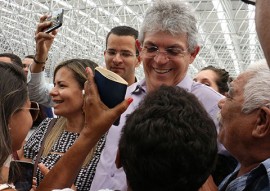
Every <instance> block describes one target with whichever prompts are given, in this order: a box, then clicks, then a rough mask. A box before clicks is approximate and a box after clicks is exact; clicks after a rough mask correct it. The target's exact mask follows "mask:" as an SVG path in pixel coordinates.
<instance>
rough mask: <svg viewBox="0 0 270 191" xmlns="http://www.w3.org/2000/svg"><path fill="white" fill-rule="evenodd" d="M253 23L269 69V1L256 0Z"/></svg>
mask: <svg viewBox="0 0 270 191" xmlns="http://www.w3.org/2000/svg"><path fill="white" fill-rule="evenodd" d="M255 23H256V30H257V34H258V38H259V41H260V43H261V46H262V49H263V52H264V55H265V58H266V60H267V63H268V66H269V67H270V33H269V31H270V1H269V0H256V11H255Z"/></svg>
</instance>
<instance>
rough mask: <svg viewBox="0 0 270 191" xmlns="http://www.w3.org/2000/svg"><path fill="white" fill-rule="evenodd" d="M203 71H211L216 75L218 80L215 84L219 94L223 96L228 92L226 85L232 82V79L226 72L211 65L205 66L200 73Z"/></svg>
mask: <svg viewBox="0 0 270 191" xmlns="http://www.w3.org/2000/svg"><path fill="white" fill-rule="evenodd" d="M203 70H212V71H213V72H215V73H216V74H217V76H218V79H217V81H216V84H217V86H218V92H219V93H221V94H223V95H224V94H225V93H226V92H228V91H229V86H228V84H229V83H230V82H231V81H232V80H233V78H232V77H230V75H229V72H227V71H226V70H225V69H221V68H216V67H214V66H212V65H209V66H206V67H204V68H202V69H201V71H203Z"/></svg>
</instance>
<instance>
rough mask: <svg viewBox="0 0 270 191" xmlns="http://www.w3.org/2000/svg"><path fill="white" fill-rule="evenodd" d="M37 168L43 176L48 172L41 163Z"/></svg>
mask: <svg viewBox="0 0 270 191" xmlns="http://www.w3.org/2000/svg"><path fill="white" fill-rule="evenodd" d="M38 168H39V169H40V171H41V173H42V174H43V175H46V174H47V173H48V172H49V171H50V170H49V169H48V168H47V167H46V166H45V165H44V164H43V163H39V164H38Z"/></svg>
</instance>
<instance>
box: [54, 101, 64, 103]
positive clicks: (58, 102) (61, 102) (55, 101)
mask: <svg viewBox="0 0 270 191" xmlns="http://www.w3.org/2000/svg"><path fill="white" fill-rule="evenodd" d="M53 102H54V103H62V102H63V101H53Z"/></svg>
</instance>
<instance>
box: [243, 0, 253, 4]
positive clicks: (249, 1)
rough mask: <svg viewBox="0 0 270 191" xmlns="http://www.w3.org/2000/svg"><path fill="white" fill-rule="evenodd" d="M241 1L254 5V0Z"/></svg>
mask: <svg viewBox="0 0 270 191" xmlns="http://www.w3.org/2000/svg"><path fill="white" fill-rule="evenodd" d="M242 1H243V2H245V3H247V4H251V5H255V3H256V0H242Z"/></svg>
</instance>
